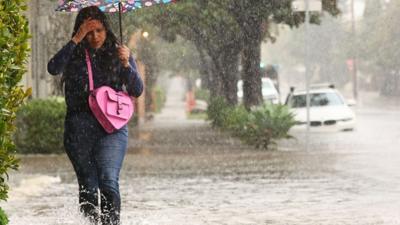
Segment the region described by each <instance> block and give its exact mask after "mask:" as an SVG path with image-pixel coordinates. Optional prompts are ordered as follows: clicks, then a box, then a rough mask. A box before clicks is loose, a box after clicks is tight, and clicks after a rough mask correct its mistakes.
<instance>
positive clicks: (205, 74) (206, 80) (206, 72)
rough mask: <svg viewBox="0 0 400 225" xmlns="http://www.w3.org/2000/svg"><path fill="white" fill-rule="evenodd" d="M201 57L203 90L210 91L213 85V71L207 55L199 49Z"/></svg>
mask: <svg viewBox="0 0 400 225" xmlns="http://www.w3.org/2000/svg"><path fill="white" fill-rule="evenodd" d="M198 52H199V57H200V68H199V71H200V79H201V88H202V89H210V83H211V72H212V71H211V69H210V62H209V60H208V58H207V57H206V55H205V54H204V52H203V50H201V49H198Z"/></svg>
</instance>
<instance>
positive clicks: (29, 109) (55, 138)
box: [15, 98, 66, 153]
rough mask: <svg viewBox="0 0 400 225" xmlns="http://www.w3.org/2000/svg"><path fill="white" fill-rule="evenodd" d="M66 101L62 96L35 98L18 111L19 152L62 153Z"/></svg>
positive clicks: (17, 140)
mask: <svg viewBox="0 0 400 225" xmlns="http://www.w3.org/2000/svg"><path fill="white" fill-rule="evenodd" d="M65 113H66V109H65V102H64V100H63V99H62V98H52V99H35V100H32V101H29V102H28V103H27V104H26V105H24V106H23V107H21V109H20V110H19V111H18V113H17V121H16V126H17V131H16V133H15V144H16V146H17V151H18V152H19V153H61V152H63V149H64V148H63V134H64V118H65Z"/></svg>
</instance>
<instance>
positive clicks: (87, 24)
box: [72, 18, 97, 44]
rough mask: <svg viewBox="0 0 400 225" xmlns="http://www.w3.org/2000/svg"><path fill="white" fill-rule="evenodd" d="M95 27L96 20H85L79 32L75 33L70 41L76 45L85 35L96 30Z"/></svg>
mask: <svg viewBox="0 0 400 225" xmlns="http://www.w3.org/2000/svg"><path fill="white" fill-rule="evenodd" d="M96 25H97V21H96V20H92V18H88V19H86V20H85V21H84V22H83V23H82V24H81V26H80V27H79V30H78V31H77V32H76V34H75V36H74V37H73V38H72V41H73V42H74V43H75V44H78V43H79V42H81V41H82V40H83V39H84V38H85V37H86V34H87V33H89V32H91V31H93V30H94V29H95V28H96Z"/></svg>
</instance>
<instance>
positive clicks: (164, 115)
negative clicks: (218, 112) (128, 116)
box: [128, 77, 249, 154]
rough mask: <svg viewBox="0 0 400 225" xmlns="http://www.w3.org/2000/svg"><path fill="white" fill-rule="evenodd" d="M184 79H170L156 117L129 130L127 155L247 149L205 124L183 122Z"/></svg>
mask: <svg viewBox="0 0 400 225" xmlns="http://www.w3.org/2000/svg"><path fill="white" fill-rule="evenodd" d="M185 85H186V84H185V80H184V78H181V77H174V78H172V80H171V82H170V86H169V89H168V91H167V100H166V104H165V106H164V108H163V109H162V111H161V113H160V114H156V115H155V117H154V119H153V120H151V121H149V122H146V123H144V124H142V125H140V126H139V127H138V129H135V130H132V131H131V132H130V133H131V138H130V140H129V146H128V151H129V152H130V153H139V154H140V153H142V152H157V153H185V152H186V153H189V152H191V153H213V152H215V151H219V152H221V151H222V152H228V151H233V150H235V149H237V150H244V149H248V148H249V147H248V146H246V145H243V144H241V142H240V141H239V140H237V139H234V138H232V137H230V136H229V135H228V134H226V133H222V132H219V131H218V130H215V129H212V128H211V125H210V124H209V122H208V121H204V120H195V119H187V116H186V111H185V109H186V107H185Z"/></svg>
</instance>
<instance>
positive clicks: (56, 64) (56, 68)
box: [47, 40, 76, 75]
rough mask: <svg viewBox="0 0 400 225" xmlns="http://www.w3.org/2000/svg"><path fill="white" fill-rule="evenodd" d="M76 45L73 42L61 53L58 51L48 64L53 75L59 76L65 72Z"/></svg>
mask: <svg viewBox="0 0 400 225" xmlns="http://www.w3.org/2000/svg"><path fill="white" fill-rule="evenodd" d="M75 47H76V44H75V43H74V42H73V41H72V40H71V41H69V42H68V43H67V44H66V45H65V46H64V47H63V48H62V49H61V50H60V51H58V52H57V53H56V54H55V55H54V56H53V58H51V59H50V61H49V63H48V64H47V71H48V72H49V73H50V74H51V75H58V74H61V73H62V72H64V69H65V67H66V65H67V64H68V62H69V60H70V59H71V56H72V53H73V52H74V49H75Z"/></svg>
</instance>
